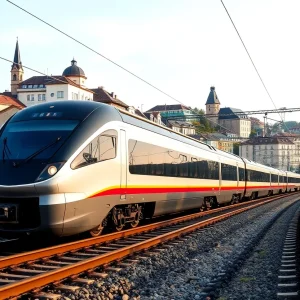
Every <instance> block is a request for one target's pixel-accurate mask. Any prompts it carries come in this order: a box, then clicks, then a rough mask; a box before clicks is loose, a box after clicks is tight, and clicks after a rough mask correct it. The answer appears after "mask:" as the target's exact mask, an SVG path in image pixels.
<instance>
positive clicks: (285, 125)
mask: <svg viewBox="0 0 300 300" xmlns="http://www.w3.org/2000/svg"><path fill="white" fill-rule="evenodd" d="M220 1H221V3H222V5H223V7H224V9H225V11H226V13H227V15H228V17H229V19H230V21H231V23H232V25H233V27H234V29H235V31H236V33H237V35H238V36H239V38H240V41H241V42H242V44H243V46H244V49H245V50H246V52H247V54H248V57H249V59H250V61H251V63H252V65H253V67H254V69H255V71H256V73H257V75H258V77H259V79H260V81H261V83H262V85H263V86H264V88H265V91H266V92H267V94H268V96H269V98H270V99H271V101H272V103H273V105H274V107H275V109H277V107H276V105H275V102H274V101H273V98H272V97H271V94H270V93H269V91H268V89H267V87H266V85H265V83H264V81H263V79H262V77H261V76H260V74H259V72H258V69H257V67H256V66H255V64H254V61H253V59H252V57H251V55H250V53H249V51H248V49H247V47H246V45H245V43H244V41H243V39H242V37H241V35H240V33H239V31H238V30H237V28H236V26H235V24H234V22H233V20H232V18H231V16H230V14H229V12H228V10H227V8H226V6H225V4H224V3H223V0H220ZM278 114H279V113H278ZM279 116H280V119H281V121H282V122H283V124H284V121H283V119H282V117H281V115H280V114H279ZM284 126H285V128H286V129H287V131H288V132H289V129H288V127H287V126H286V125H285V124H284Z"/></svg>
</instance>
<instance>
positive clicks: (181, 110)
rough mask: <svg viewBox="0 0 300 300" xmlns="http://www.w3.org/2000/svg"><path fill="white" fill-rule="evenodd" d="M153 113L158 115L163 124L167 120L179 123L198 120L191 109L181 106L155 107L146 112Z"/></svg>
mask: <svg viewBox="0 0 300 300" xmlns="http://www.w3.org/2000/svg"><path fill="white" fill-rule="evenodd" d="M155 112H159V113H160V115H161V118H162V121H163V122H164V123H166V121H167V120H168V119H178V120H180V121H192V120H197V119H198V118H197V116H195V114H194V113H193V112H192V110H191V108H189V107H187V106H185V105H182V104H171V105H166V104H165V105H156V106H154V107H152V108H151V109H149V110H147V113H155Z"/></svg>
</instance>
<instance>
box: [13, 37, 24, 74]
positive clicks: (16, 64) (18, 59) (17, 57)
mask: <svg viewBox="0 0 300 300" xmlns="http://www.w3.org/2000/svg"><path fill="white" fill-rule="evenodd" d="M14 68H17V69H18V70H19V69H22V70H23V67H22V62H21V55H20V49H19V42H18V38H17V43H16V49H15V56H14V63H13V65H12V66H11V69H14Z"/></svg>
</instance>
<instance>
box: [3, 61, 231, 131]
mask: <svg viewBox="0 0 300 300" xmlns="http://www.w3.org/2000/svg"><path fill="white" fill-rule="evenodd" d="M0 59H2V60H4V61H6V62H9V63H15V64H17V65H21V64H19V63H17V62H14V61H12V60H10V59H7V58H5V57H2V56H0ZM22 67H23V68H24V69H27V70H30V71H33V72H36V73H38V74H40V75H43V76H47V77H49V78H52V79H53V80H56V81H58V82H62V83H69V84H73V83H70V82H68V81H64V80H61V79H60V78H58V76H52V75H48V74H45V73H43V72H41V71H38V70H35V69H33V68H30V67H27V66H25V65H23V64H22ZM59 77H61V76H59ZM74 85H75V86H77V85H76V84H75V83H74ZM191 111H193V110H191ZM196 117H199V118H200V117H204V118H206V117H205V115H200V114H198V113H197V112H196V113H195V114H194V118H196ZM207 120H208V121H210V122H212V123H214V124H215V125H217V126H219V127H220V128H223V129H225V130H226V131H227V132H230V133H235V132H233V131H231V130H230V129H228V128H226V127H224V126H221V125H219V124H218V123H216V122H213V121H211V120H210V119H207ZM235 134H236V133H235Z"/></svg>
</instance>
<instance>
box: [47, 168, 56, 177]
mask: <svg viewBox="0 0 300 300" xmlns="http://www.w3.org/2000/svg"><path fill="white" fill-rule="evenodd" d="M56 172H57V168H56V167H55V166H50V167H49V168H48V174H49V175H50V176H53V175H54V174H55V173H56Z"/></svg>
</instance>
